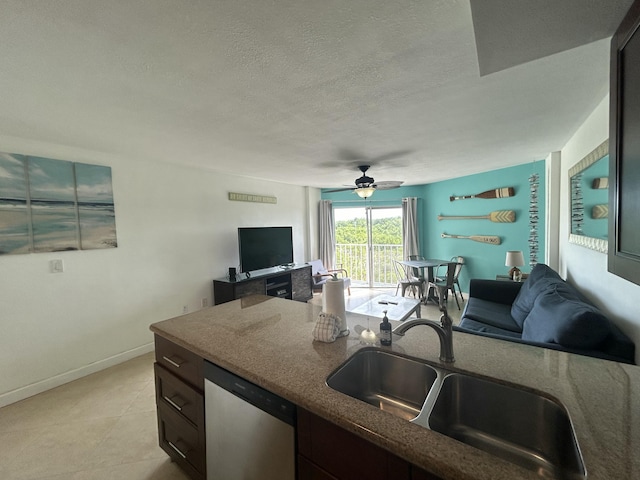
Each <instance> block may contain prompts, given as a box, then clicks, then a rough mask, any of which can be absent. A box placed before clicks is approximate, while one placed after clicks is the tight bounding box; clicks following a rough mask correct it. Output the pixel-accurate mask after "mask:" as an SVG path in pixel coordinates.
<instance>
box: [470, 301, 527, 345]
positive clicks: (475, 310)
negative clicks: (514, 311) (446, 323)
mask: <svg viewBox="0 0 640 480" xmlns="http://www.w3.org/2000/svg"><path fill="white" fill-rule="evenodd" d="M463 316H464V318H470V319H472V320H477V321H478V322H482V323H486V324H488V325H492V326H494V327H498V328H500V329H504V330H509V331H511V332H517V333H518V336H519V334H520V333H522V328H521V327H520V325H518V324H517V323H516V322H514V320H513V318H512V317H511V305H505V304H503V303H495V302H490V301H489V300H483V299H481V298H473V297H472V298H469V299H468V300H467V306H466V307H465V310H464V315H463Z"/></svg>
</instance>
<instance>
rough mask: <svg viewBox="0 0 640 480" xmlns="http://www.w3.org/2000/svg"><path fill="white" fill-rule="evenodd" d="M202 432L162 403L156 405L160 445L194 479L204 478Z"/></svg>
mask: <svg viewBox="0 0 640 480" xmlns="http://www.w3.org/2000/svg"><path fill="white" fill-rule="evenodd" d="M203 433H204V432H203V431H202V430H198V429H196V428H194V427H193V426H192V425H191V424H190V423H189V422H187V421H186V420H184V419H183V418H182V417H180V416H178V415H177V414H175V413H174V412H173V411H171V410H168V409H167V408H166V407H164V405H162V404H160V405H158V434H159V439H160V447H161V448H162V449H163V450H164V451H165V452H167V454H169V456H170V457H171V458H173V459H174V460H175V461H176V462H177V463H178V464H179V465H180V466H181V467H182V468H183V469H184V470H185V471H186V472H187V473H188V474H189V476H190V477H192V478H194V479H204V478H205V444H204V436H203Z"/></svg>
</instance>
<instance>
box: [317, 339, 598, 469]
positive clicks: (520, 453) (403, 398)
mask: <svg viewBox="0 0 640 480" xmlns="http://www.w3.org/2000/svg"><path fill="white" fill-rule="evenodd" d="M327 385H329V387H331V388H333V389H334V390H337V391H339V392H341V393H344V394H346V395H349V396H351V397H354V398H357V399H358V400H362V401H363V402H366V403H369V404H371V405H374V406H376V407H378V408H380V409H381V410H384V411H387V412H389V413H391V414H393V415H396V416H398V417H401V418H404V419H406V420H408V421H410V422H412V423H415V424H417V425H421V426H423V427H425V428H429V429H431V430H433V431H436V432H439V433H441V434H444V435H447V436H449V437H451V438H454V439H456V440H458V441H460V442H463V443H465V444H467V445H470V446H473V447H475V448H478V449H480V450H484V451H485V452H488V453H490V454H493V455H495V456H498V457H501V458H503V459H504V460H507V461H510V462H512V463H515V464H517V465H519V466H521V467H523V468H526V469H528V470H532V471H534V472H536V473H538V475H539V476H540V477H541V478H545V479H548V478H554V479H568V480H574V479H584V478H586V472H585V468H584V463H583V461H582V456H581V454H580V450H579V447H578V443H577V441H576V437H575V433H574V431H573V427H572V425H571V420H570V418H569V415H568V414H567V411H566V409H565V408H564V407H563V406H562V405H561V404H560V403H558V402H557V401H555V400H553V399H550V398H548V397H545V396H543V395H540V394H537V393H533V392H531V391H529V390H525V389H524V388H520V387H517V386H510V385H505V384H502V383H498V382H494V381H491V380H486V379H482V378H479V377H475V376H471V375H465V374H461V373H454V372H449V371H447V370H444V369H442V368H439V367H434V366H432V365H429V364H428V363H426V362H423V361H421V360H419V359H415V358H409V357H405V356H401V355H398V354H395V353H391V352H387V351H385V350H380V349H377V348H364V349H362V350H359V351H358V352H356V353H355V354H354V355H352V356H351V357H350V358H349V359H348V360H347V361H346V362H345V363H344V364H342V365H341V366H340V367H338V369H337V370H336V371H335V372H333V373H332V374H331V375H330V376H329V377H328V378H327Z"/></svg>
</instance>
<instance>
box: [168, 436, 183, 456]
mask: <svg viewBox="0 0 640 480" xmlns="http://www.w3.org/2000/svg"><path fill="white" fill-rule="evenodd" d="M167 443H168V444H169V446H170V447H171V448H173V449H174V450H175V451H176V453H177V454H178V455H180V456H181V457H182V458H184V459H185V460H186V458H187V456H186V455H185V454H184V453H182V452H181V451H180V449H179V448H178V447H176V446H175V445H174V444H173V443H171V442H170V441H169V440H167Z"/></svg>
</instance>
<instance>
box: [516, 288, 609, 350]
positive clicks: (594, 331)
mask: <svg viewBox="0 0 640 480" xmlns="http://www.w3.org/2000/svg"><path fill="white" fill-rule="evenodd" d="M609 332H610V327H609V320H608V319H607V318H606V317H605V316H604V315H602V313H600V311H599V310H598V309H597V308H596V307H594V306H593V305H589V304H588V303H584V302H581V301H580V300H577V299H576V298H575V297H572V298H567V297H566V296H564V295H563V292H562V291H560V290H559V288H558V287H557V286H554V287H553V288H552V289H551V290H550V291H547V292H544V293H543V294H541V295H539V296H538V298H537V299H536V301H535V303H534V306H533V309H531V312H530V313H529V315H527V318H526V320H525V322H524V327H523V330H522V339H523V340H531V341H535V342H544V343H557V344H559V345H562V346H563V347H569V348H594V347H596V346H597V345H598V344H600V343H601V342H602V341H603V340H604V339H605V337H606V336H607V335H608V334H609Z"/></svg>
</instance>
